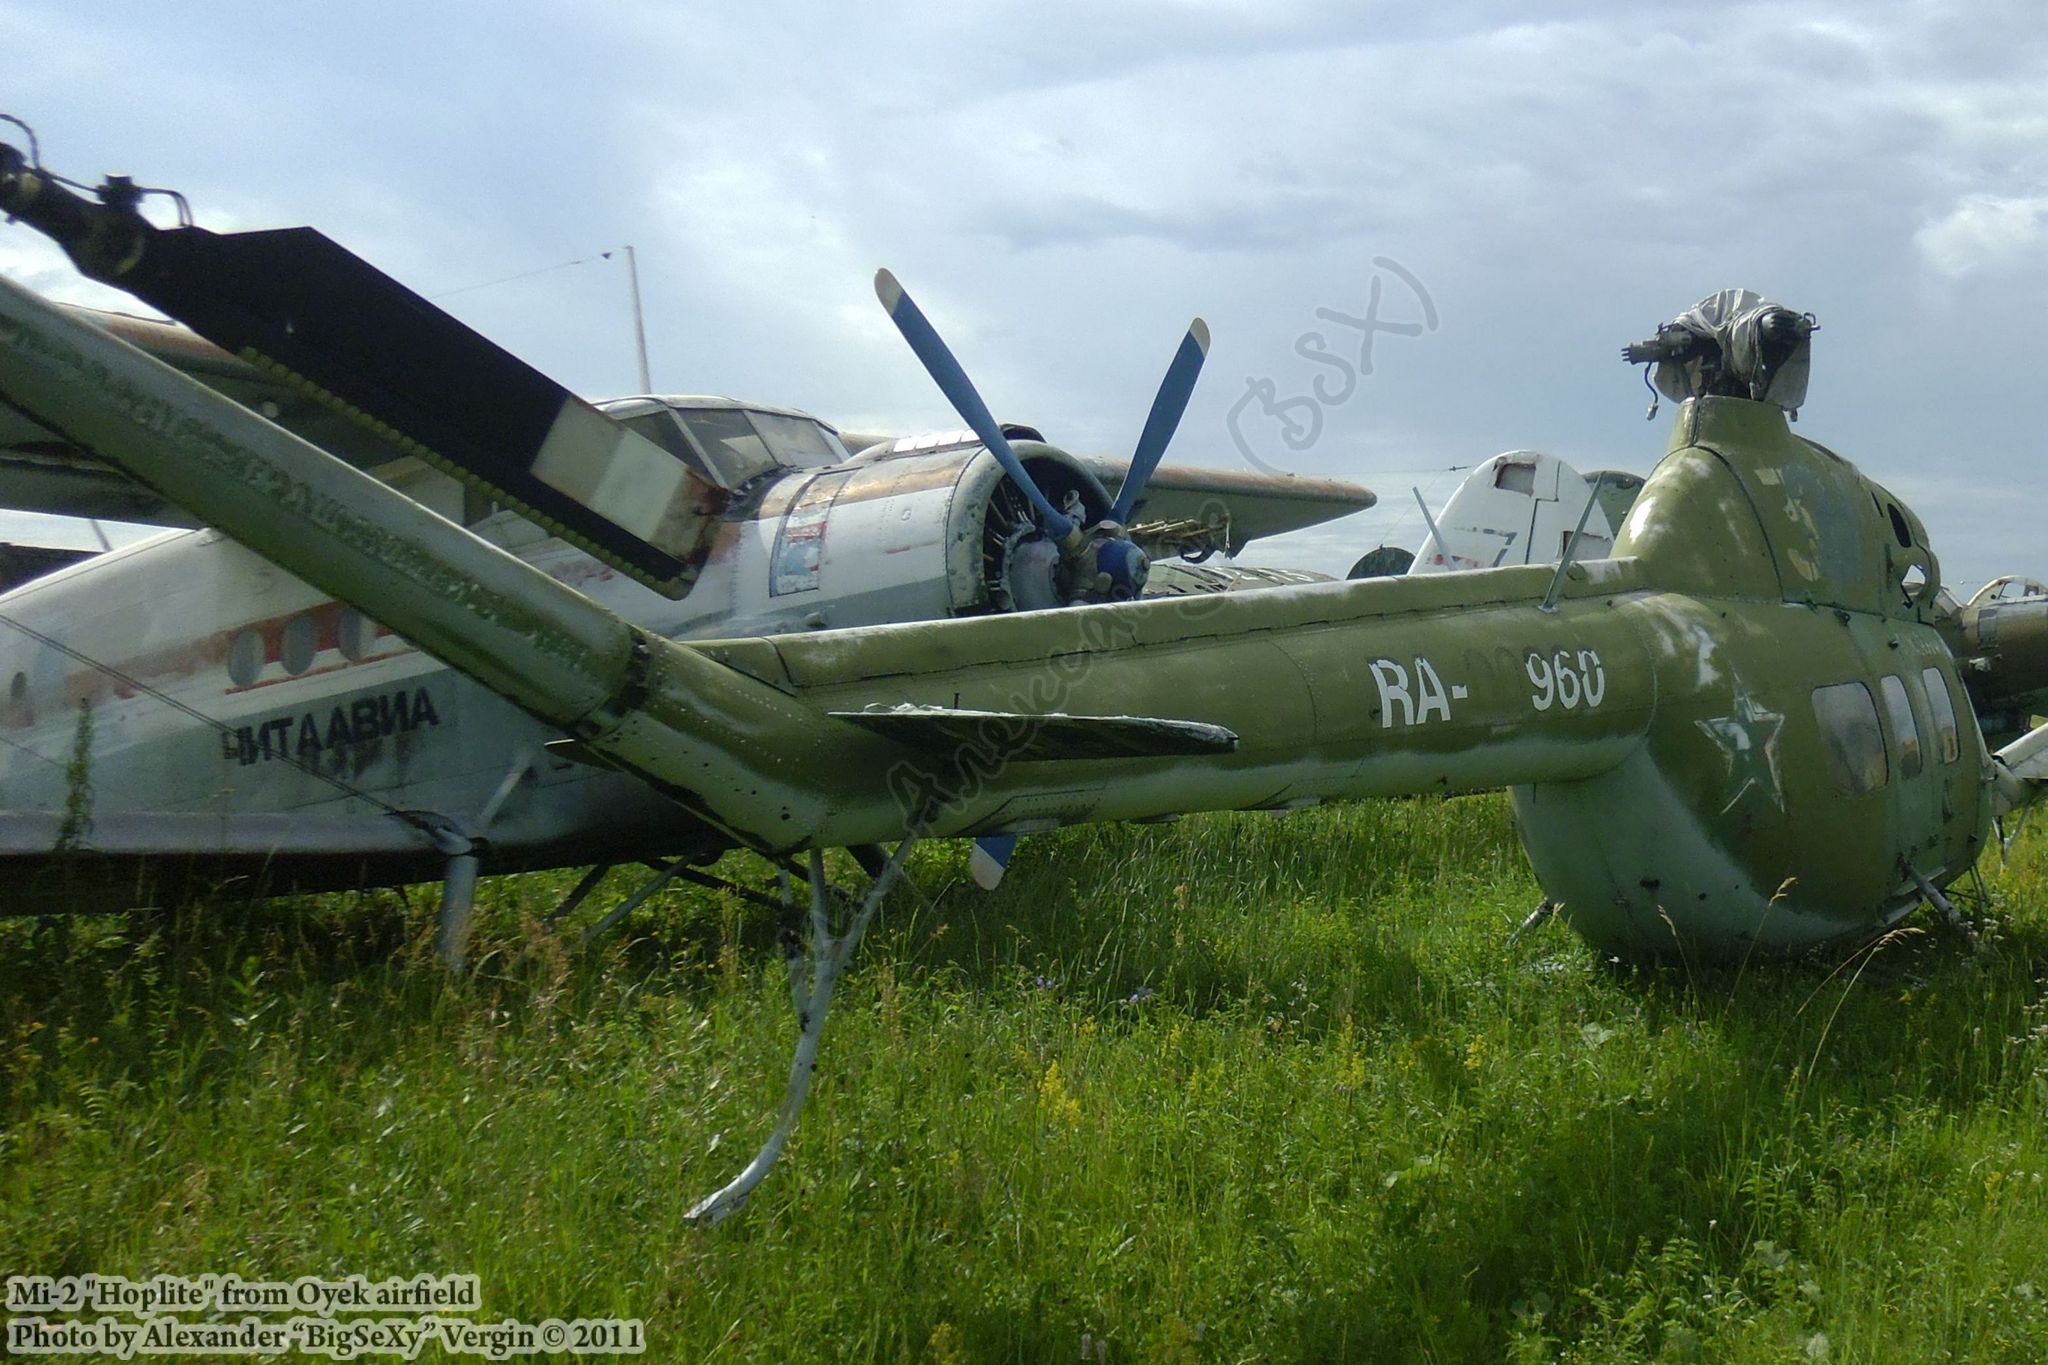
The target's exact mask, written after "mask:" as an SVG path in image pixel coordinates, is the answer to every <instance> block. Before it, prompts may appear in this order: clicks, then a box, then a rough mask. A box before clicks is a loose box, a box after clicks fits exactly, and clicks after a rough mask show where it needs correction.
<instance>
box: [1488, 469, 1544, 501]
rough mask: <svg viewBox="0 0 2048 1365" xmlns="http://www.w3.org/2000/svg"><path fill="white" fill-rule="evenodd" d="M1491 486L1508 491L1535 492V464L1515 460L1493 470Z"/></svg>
mask: <svg viewBox="0 0 2048 1365" xmlns="http://www.w3.org/2000/svg"><path fill="white" fill-rule="evenodd" d="M1493 486H1494V487H1495V488H1503V489H1506V490H1507V491H1508V492H1510V493H1527V494H1529V495H1530V496H1532V497H1533V496H1535V493H1536V466H1535V465H1533V464H1524V463H1522V462H1520V461H1515V462H1512V463H1509V464H1504V465H1502V466H1500V467H1499V468H1498V469H1496V470H1494V471H1493Z"/></svg>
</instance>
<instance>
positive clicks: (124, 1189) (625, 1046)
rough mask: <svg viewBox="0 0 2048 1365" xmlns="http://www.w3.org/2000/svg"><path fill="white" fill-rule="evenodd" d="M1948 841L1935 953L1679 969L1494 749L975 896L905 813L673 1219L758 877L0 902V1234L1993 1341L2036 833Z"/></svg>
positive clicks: (877, 1339)
mask: <svg viewBox="0 0 2048 1365" xmlns="http://www.w3.org/2000/svg"><path fill="white" fill-rule="evenodd" d="M730 870H731V871H732V872H734V873H735V874H736V875H750V874H749V873H748V872H747V869H746V868H745V865H744V864H743V863H739V862H735V863H734V864H733V866H732V868H731V869H730ZM848 871H849V872H850V868H849V869H848ZM1987 872H1988V873H1989V874H1991V875H1990V878H1989V880H1990V885H1991V889H1992V895H1993V900H1992V903H1991V906H1990V908H1989V910H1988V912H1987V918H1986V920H1985V927H1986V929H1987V935H1986V937H1987V946H1986V948H1985V950H1984V951H1983V952H1982V953H1981V954H1978V955H1975V956H1973V955H1971V953H1970V952H1969V951H1968V949H1967V947H1966V946H1965V945H1964V944H1962V943H1961V942H1960V940H1959V939H1958V938H1957V937H1955V936H1954V935H1953V934H1952V933H1951V932H1950V931H1948V930H1946V929H1945V928H1941V927H1939V926H1938V924H1937V922H1936V921H1935V920H1934V919H1933V918H1932V917H1930V918H1929V919H1927V920H1926V921H1924V922H1921V924H1920V926H1919V927H1920V928H1922V929H1924V932H1912V933H1907V934H1902V935H1897V936H1894V937H1893V938H1892V939H1891V940H1890V941H1888V942H1886V943H1885V944H1883V945H1882V946H1880V947H1877V948H1875V949H1869V950H1864V951H1862V952H1860V953H1857V954H1854V955H1850V954H1846V953H1845V954H1838V955H1837V956H1836V957H1835V958H1833V959H1828V960H1824V961H1820V962H1814V963H1797V964H1767V965H1756V964H1752V965H1750V966H1749V967H1747V968H1746V969H1745V970H1743V971H1740V972H1729V973H1723V974H1718V975H1714V976H1711V977H1706V976H1702V977H1693V976H1689V975H1687V974H1686V973H1685V972H1684V971H1682V970H1679V971H1672V972H1656V973H1636V972H1629V971H1626V970H1622V969H1620V968H1618V967H1616V966H1614V965H1612V964H1609V963H1605V962H1602V961H1600V960H1598V959H1597V958H1596V957H1595V956H1594V955H1593V954H1592V953H1590V952H1589V951H1588V950H1586V949H1585V948H1584V947H1583V946H1582V945H1580V944H1579V943H1578V942H1577V941H1576V940H1575V939H1573V938H1572V937H1571V936H1570V934H1569V933H1568V932H1567V931H1565V930H1564V929H1562V928H1561V927H1558V926H1550V927H1548V928H1544V929H1539V930H1537V931H1534V932H1532V933H1531V934H1529V935H1527V936H1526V937H1524V938H1523V939H1521V940H1519V941H1516V942H1513V943H1510V941H1509V932H1510V930H1511V929H1512V927H1513V926H1514V924H1515V923H1516V922H1518V921H1519V920H1520V919H1521V917H1522V916H1523V914H1524V913H1526V911H1527V910H1528V909H1529V908H1530V907H1531V906H1532V905H1533V904H1534V903H1535V901H1536V899H1537V897H1538V892H1537V889H1536V887H1535V886H1534V884H1533V882H1532V881H1531V879H1530V877H1529V874H1528V872H1527V870H1526V867H1525V865H1524V863H1523V861H1522V858H1521V855H1520V852H1519V849H1518V847H1517V845H1516V842H1515V838H1514V834H1513V829H1512V825H1511V822H1510V820H1509V818H1508V814H1507V809H1506V805H1505V803H1504V802H1503V801H1501V800H1499V799H1495V798H1482V799H1467V800H1458V801H1451V802H1373V803H1363V804H1358V805H1353V806H1346V807H1341V808H1334V809H1325V810H1320V811H1308V812H1301V813H1298V814H1295V815H1291V816H1287V817H1284V818H1276V817H1268V816H1227V817H1210V818H1201V819H1192V820H1189V821H1187V822H1184V823H1182V824H1180V825H1176V826H1168V827H1143V828H1101V829H1084V830H1075V831H1070V832H1067V833H1064V834H1061V835H1058V836H1051V837H1045V838H1039V839H1034V840H1032V841H1029V842H1028V843H1027V844H1026V845H1025V846H1024V848H1023V850H1022V852H1021V853H1020V855H1019V857H1018V860H1017V863H1016V866H1015V867H1014V869H1013V870H1012V873H1011V876H1010V879H1009V880H1008V882H1007V883H1006V884H1005V886H1004V888H1003V889H1002V890H1001V891H1000V892H999V893H997V894H995V895H993V896H983V895H981V894H979V893H976V892H974V891H972V889H971V887H969V886H967V885H966V878H965V861H964V857H963V854H962V851H961V850H960V849H959V848H957V847H952V846H934V847H932V848H931V849H929V850H928V851H925V852H923V853H922V854H921V855H920V856H919V857H918V858H917V859H916V860H915V862H914V875H915V878H916V880H917V883H918V886H919V889H918V890H915V891H906V892H903V893H899V895H898V896H897V897H896V898H895V899H893V900H892V901H891V903H890V905H889V907H888V909H887V911H886V912H885V915H884V917H883V919H882V920H881V921H880V922H879V923H878V926H877V928H876V929H875V931H874V932H873V933H872V934H871V936H870V941H869V943H868V944H867V945H866V946H865V947H864V948H863V950H862V952H861V954H860V957H859V959H858V961H857V964H856V967H855V970H854V972H853V974H852V976H851V977H850V978H849V980H848V981H847V982H846V983H845V986H844V988H843V989H842V992H841V994H840V996H839V1001H838V1004H837V1005H836V1007H835V1017H834V1018H833V1020H832V1024H831V1027H830V1029H829V1031H828V1034H827V1038H826V1044H825V1051H824V1058H823V1064H822V1067H821V1071H820V1074H819V1077H818V1082H817V1084H816V1085H815V1087H814V1089H813V1095H812V1100H811V1103H810V1107H809V1109H808V1111H807V1113H806V1115H805V1117H804V1121H803V1125H802V1127H801V1128H800V1129H799V1130H798V1133H797V1136H796V1138H795V1139H794V1141H793V1142H792V1143H791V1146H790V1150H789V1153H788V1155H787V1157H786V1158H785V1161H784V1164H783V1166H782V1167H781V1168H780V1169H779V1170H778V1171H777V1172H776V1173H775V1174H774V1175H773V1176H772V1177H771V1178H770V1179H769V1181H768V1182H767V1183H766V1184H765V1185H764V1186H763V1187H762V1188H761V1190H760V1192H759V1193H758V1194H757V1195H756V1196H755V1199H754V1201H753V1203H752V1204H751V1205H750V1206H749V1207H748V1208H747V1209H746V1210H745V1211H744V1212H743V1213H742V1214H741V1215H740V1216H738V1217H737V1218H734V1219H732V1220H731V1221H729V1222H727V1223H725V1224H722V1225H720V1226H719V1227H716V1228H713V1229H708V1230H700V1229H693V1228H691V1227H689V1226H687V1225H686V1224H685V1223H684V1222H683V1220H682V1212H683V1210H684V1209H685V1208H686V1207H688V1205H689V1203H690V1202H691V1201H692V1200H693V1199H694V1198H695V1197H696V1196H697V1195H699V1194H702V1193H704V1192H705V1191H707V1190H708V1189H710V1188H712V1187H713V1186H715V1185H717V1184H719V1183H721V1182H722V1181H723V1180H724V1179H725V1178H726V1177H727V1176H729V1175H730V1174H731V1173H732V1171H733V1170H735V1169H736V1168H737V1167H738V1165H739V1164H740V1163H741V1162H743V1161H744V1160H745V1159H746V1157H747V1155H748V1154H749V1153H750V1152H751V1150H752V1148H753V1146H754V1145H755V1144H756V1143H758V1141H759V1140H760V1139H761V1137H762V1136H764V1135H765V1133H766V1130H767V1127H768V1124H769V1122H770V1119H771V1114H772V1110H773V1107H774V1105H775V1103H776V1101H777V1100H778V1098H779V1095H780V1088H781V1084H782V1077H783V1074H784V1072H785V1069H786V1066H787V1057H788V1050H789V1048H790V1047H791V1046H792V1044H793V1042H794V1033H795V1025H794V1023H793V1022H792V1019H791V1016H790V1011H789V1001H788V987H787V982H786V979H785V978H784V975H783V971H782V966H781V962H780V957H779V954H778V953H777V952H776V950H775V948H774V941H775V936H776V932H777V930H778V927H779V926H778V924H777V922H776V920H777V917H776V916H775V915H774V914H773V913H771V912H767V911H762V910H755V909H753V908H751V907H747V906H745V905H744V903H742V902H740V901H737V900H735V899H733V898H731V897H729V896H721V895H718V894H715V893H711V892H699V891H679V892H677V893H675V894H672V895H667V896H665V897H663V898H661V899H659V900H658V901H657V902H656V903H655V904H653V905H651V906H649V907H648V908H647V909H646V910H644V911H642V912H640V913H639V914H638V915H637V916H636V917H634V918H633V919H632V920H631V921H630V922H629V924H628V925H627V926H626V927H625V928H624V929H623V931H622V932H621V933H619V934H617V935H615V936H614V937H613V938H612V939H610V940H609V941H607V942H606V943H604V944H603V945H601V946H600V948H599V949H598V950H596V951H594V952H591V953H581V952H579V951H578V950H577V949H576V947H575V940H574V937H573V936H572V935H570V934H568V933H567V932H565V933H564V934H563V935H562V936H560V937H557V936H556V935H555V934H553V933H551V932H550V931H549V930H547V929H545V928H543V927H541V925H540V924H539V923H538V920H537V916H539V915H540V914H542V913H544V912H545V911H546V909H547V908H548V907H549V906H550V905H551V904H552V903H553V900H554V898H556V897H558V896H559V895H560V894H561V892H562V891H563V890H564V889H565V888H566V886H567V884H568V883H569V881H571V880H573V878H571V877H569V876H566V875H565V876H535V877H527V878H518V879H504V880H502V881H499V882H495V883H487V884H486V888H485V895H484V904H483V907H482V913H481V914H480V915H479V921H480V923H479V931H478V932H479V944H478V957H477V961H478V966H477V968H476V970H475V973H474V975H473V976H472V978H471V979H469V980H467V981H465V982H463V983H461V984H460V985H457V986H452V987H451V986H450V985H449V984H448V983H447V982H445V981H444V980H443V977H442V974H441V972H440V970H439V968H438V966H437V964H436V963H435V962H434V959H433V956H432V923H431V908H430V906H429V905H428V904H426V903H425V902H426V901H430V900H431V897H426V898H416V908H408V907H407V905H406V904H405V903H404V901H403V899H402V898H401V897H399V896H397V895H396V894H392V893H384V894H376V895H368V896H350V897H331V898H324V899H319V900H308V901H301V902H272V903H258V904H246V903H235V902H233V901H231V900H227V899H223V900H221V901H219V902H217V903H215V904H213V905H211V906H208V907H206V908H205V909H203V910H186V911H181V912H178V913H174V914H171V913H165V914H146V915H137V916H133V917H128V918H104V919H80V920H75V921H72V922H70V923H69V924H56V923H46V924H34V923H30V922H26V921H14V922H8V923H5V924H0V949H4V952H5V965H4V967H0V1125H4V1127H0V1273H7V1274H15V1273H31V1272H32V1273H40V1274H70V1273H80V1272H84V1271H100V1272H105V1273H125V1274H129V1275H134V1276H143V1275H148V1274H152V1273H156V1272H160V1271H167V1272H173V1273H195V1274H196V1273H198V1272H201V1271H208V1270H211V1271H229V1270H233V1271H238V1272H240V1273H241V1274H243V1275H244V1276H245V1277H249V1278H257V1277H263V1278H289V1277H292V1276H297V1275H303V1274H320V1275H341V1274H346V1273H349V1272H355V1271H359V1272H362V1273H364V1274H368V1275H372V1276H381V1275H387V1274H398V1273H414V1272H417V1271H421V1270H433V1271H471V1272H474V1273H476V1274H477V1275H479V1276H480V1277H481V1280H482V1285H483V1294H484V1307H485V1312H486V1314H487V1315H490V1316H494V1317H495V1316H513V1317H521V1318H527V1319H538V1318H542V1317H550V1316H555V1317H565V1318H566V1317H572V1316H581V1317H600V1316H621V1317H641V1318H644V1319H646V1320H647V1321H648V1324H649V1336H650V1355H651V1356H653V1357H654V1358H658V1359H677V1360H696V1359H703V1358H717V1359H762V1360H782V1359H795V1358H812V1357H817V1356H820V1355H831V1356H838V1357H850V1358H856V1359H867V1358H875V1359H897V1358H905V1357H909V1358H926V1359H933V1360H945V1361H951V1360H982V1359H1026V1360H1039V1359H1066V1360H1073V1359H1079V1358H1083V1355H1084V1352H1085V1354H1086V1358H1089V1359H1096V1358H1101V1359H1108V1360H1133V1359H1147V1360H1217V1361H1226V1360H1227V1361H1236V1360H1247V1359H1276V1360H1279V1359H1285V1360H1293V1359H1361V1360H1395V1359H1418V1358H1419V1359H1440V1360H1462V1359H1499V1358H1502V1357H1508V1358H1513V1359H1526V1360H1537V1359H1554V1358H1560V1357H1561V1358H1566V1359H1573V1360H1610V1359H1612V1360H1632V1359H1639V1358H1643V1357H1657V1356H1662V1357H1668V1358H1673V1359H1692V1358H1698V1359H1715V1360H1719V1359H1768V1360H1783V1359H1788V1358H1793V1359H1812V1358H1823V1357H1824V1358H1829V1359H1837V1360H1841V1359H1867V1360H1896V1359H1909V1358H1910V1359H1924V1358H1934V1357H1939V1356H1953V1357H1957V1358H1982V1359H2003V1358H2020V1359H2023V1358H2038V1357H2040V1356H2042V1355H2044V1354H2048V1189H2044V1186H2043V1178H2042V1177H2043V1174H2044V1172H2048V1151H2044V1147H2048V1140H2044V1138H2043V1135H2042V1127H2043V1118H2044V1114H2048V997H2044V993H2043V989H2042V986H2041V984H2040V980H2039V978H2041V977H2042V974H2043V972H2044V970H2048V919H2044V916H2043V912H2042V907H2043V906H2044V905H2048V894H2044V892H2048V885H2044V882H2048V843H2044V840H2043V839H2042V838H2041V837H2039V836H2034V837H2030V838H2029V839H2028V840H2027V841H2026V842H2025V843H2023V844H2022V845H2021V846H2019V847H2018V848H2016V849H2015V852H2014V857H2013V861H2012V862H2011V863H2010V864H2009V865H2006V866H2004V867H2000V866H1999V865H1998V860H1997V858H1996V856H1995V855H1994V856H1993V858H1992V859H1990V860H1989V861H1988V863H1987ZM615 875H616V876H617V877H618V884H617V886H616V887H615V888H610V889H615V890H616V891H617V892H618V893H619V894H623V893H624V892H625V891H626V890H628V889H630V882H629V880H628V879H626V878H625V877H624V876H623V874H615ZM593 913H594V911H593Z"/></svg>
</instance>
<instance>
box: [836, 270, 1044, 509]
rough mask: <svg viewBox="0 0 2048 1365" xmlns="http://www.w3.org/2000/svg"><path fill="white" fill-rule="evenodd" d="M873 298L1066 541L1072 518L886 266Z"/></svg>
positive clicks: (879, 272) (957, 409) (878, 277)
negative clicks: (1035, 477) (1041, 484)
mask: <svg viewBox="0 0 2048 1365" xmlns="http://www.w3.org/2000/svg"><path fill="white" fill-rule="evenodd" d="M875 297H877V298H879V299H880V300H881V301H882V307H884V308H886V309H888V310H889V317H890V320H891V321H893V322H894V323H895V324H896V330H897V331H899V332H901V333H903V339H904V340H905V341H907V342H909V343H910V349H911V350H912V351H914V352H916V353H917V358H918V359H919V360H920V361H922V362H923V363H924V367H925V370H926V371H927V372H928V373H929V374H930V375H931V377H932V379H933V380H934V381H935V382H936V383H937V384H938V386H939V389H940V391H941V392H942V393H944V394H945V395H946V399H947V401H948V402H950V403H952V405H953V410H954V411H955V412H957V413H959V414H960V417H961V420H962V421H964V422H966V423H967V425H968V426H970V427H972V428H974V434H975V435H976V436H979V437H980V438H981V443H982V444H983V445H985V446H987V447H988V453H989V454H991V455H993V456H995V457H996V462H997V463H998V464H1000V465H1002V467H1003V472H1004V473H1005V474H1008V475H1009V476H1010V481H1011V482H1012V483H1014V484H1016V485H1017V487H1018V488H1020V489H1022V490H1023V491H1024V496H1025V497H1027V498H1030V499H1031V505H1032V506H1033V507H1034V508H1036V509H1037V511H1038V526H1039V529H1040V530H1042V531H1044V532H1045V533H1046V534H1047V535H1048V536H1051V537H1052V538H1053V539H1054V540H1065V539H1066V538H1067V537H1068V536H1070V535H1072V534H1073V533H1074V529H1075V528H1074V523H1073V521H1072V519H1071V518H1069V517H1068V516H1067V515H1066V514H1065V513H1064V512H1061V511H1060V510H1059V508H1057V507H1054V506H1053V505H1052V504H1051V503H1050V502H1048V501H1047V500H1046V496H1045V494H1044V493H1042V492H1040V491H1039V488H1038V485H1037V484H1036V483H1034V482H1032V479H1031V476H1030V475H1029V474H1027V473H1025V472H1024V464H1023V461H1021V460H1019V459H1018V458H1017V452H1016V451H1014V450H1012V449H1010V443H1009V441H1008V440H1007V439H1006V438H1005V437H1004V436H1003V429H1002V428H1001V427H1000V426H998V425H997V424H996V419H995V418H994V417H992V416H990V415H989V410H988V407H987V405H986V404H984V403H983V402H982V401H981V395H980V394H978V393H976V392H975V391H974V384H973V382H972V381H970V380H969V379H968V378H967V372H966V371H965V370H963V369H961V368H960V362H959V361H957V360H955V359H954V358H953V353H952V352H951V351H949V350H947V349H946V343H945V342H943V341H941V340H940V339H939V334H938V332H937V331H936V330H934V328H933V327H932V325H931V323H930V322H928V321H926V319H925V315H924V313H923V311H922V310H920V309H919V308H918V306H917V304H916V302H915V301H913V300H912V299H911V297H910V295H908V294H906V293H904V292H903V286H902V285H900V284H898V283H897V282H896V277H895V276H894V275H892V274H890V273H889V272H888V271H886V270H877V271H876V272H875Z"/></svg>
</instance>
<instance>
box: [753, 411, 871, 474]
mask: <svg viewBox="0 0 2048 1365" xmlns="http://www.w3.org/2000/svg"><path fill="white" fill-rule="evenodd" d="M747 416H748V417H750V418H752V419H753V423H754V429H755V430H756V431H759V432H760V433H761V435H762V436H763V437H764V438H765V439H766V440H767V442H768V448H769V449H770V450H772V451H774V452H775V454H776V455H777V456H778V457H779V458H780V459H781V460H782V462H783V463H784V464H793V465H819V464H844V463H845V462H846V460H847V458H848V456H847V450H846V447H845V446H844V445H842V444H840V441H839V438H838V437H837V436H834V435H833V434H832V433H831V432H829V431H827V430H825V428H824V427H822V426H819V425H818V424H817V423H816V422H814V421H812V420H811V419H810V418H808V417H789V416H785V415H784V414H782V413H779V412H750V413H748V414H747Z"/></svg>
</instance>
